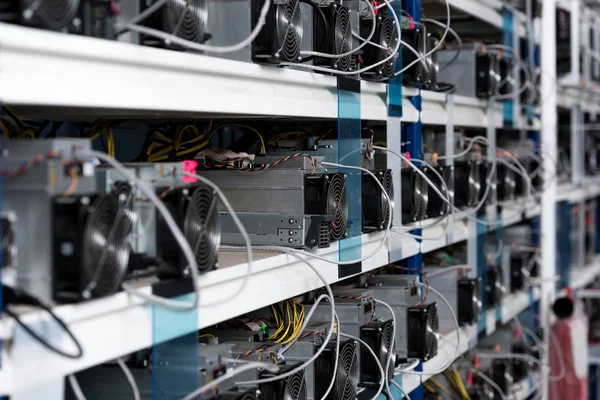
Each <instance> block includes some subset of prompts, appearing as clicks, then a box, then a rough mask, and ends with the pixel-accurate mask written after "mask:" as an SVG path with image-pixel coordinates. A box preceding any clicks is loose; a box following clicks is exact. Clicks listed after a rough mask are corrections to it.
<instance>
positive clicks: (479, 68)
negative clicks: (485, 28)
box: [437, 45, 500, 99]
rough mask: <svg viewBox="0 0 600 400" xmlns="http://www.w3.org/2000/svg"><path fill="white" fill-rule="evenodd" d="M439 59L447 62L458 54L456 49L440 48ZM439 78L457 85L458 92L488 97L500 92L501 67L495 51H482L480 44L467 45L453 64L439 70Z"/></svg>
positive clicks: (443, 62)
mask: <svg viewBox="0 0 600 400" xmlns="http://www.w3.org/2000/svg"><path fill="white" fill-rule="evenodd" d="M437 55H438V56H437V57H438V61H439V63H441V64H447V63H448V62H450V60H452V59H453V58H454V57H455V56H456V51H455V50H440V51H438V52H437ZM438 79H439V80H440V81H442V82H447V83H450V84H453V85H455V86H456V93H457V94H461V95H463V96H468V97H478V98H483V99H487V98H490V97H492V96H496V95H497V94H498V86H499V84H500V67H499V63H498V57H497V55H496V54H494V53H487V52H484V51H481V50H480V48H479V46H477V45H474V46H469V47H467V46H465V47H463V48H462V49H461V52H460V54H459V56H458V58H457V59H456V61H454V62H453V63H452V64H450V65H449V66H448V67H447V68H444V69H443V70H441V71H439V77H438Z"/></svg>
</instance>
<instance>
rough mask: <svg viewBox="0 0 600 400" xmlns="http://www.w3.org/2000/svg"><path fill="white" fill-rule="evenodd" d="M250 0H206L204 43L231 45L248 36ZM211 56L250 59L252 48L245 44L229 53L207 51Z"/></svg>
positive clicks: (247, 60)
mask: <svg viewBox="0 0 600 400" xmlns="http://www.w3.org/2000/svg"><path fill="white" fill-rule="evenodd" d="M250 1H251V0H207V3H208V4H207V8H208V18H207V27H206V30H207V33H208V34H209V35H210V39H208V40H207V41H206V42H205V43H206V44H207V45H210V46H231V45H234V44H236V43H239V42H241V41H243V40H244V39H246V38H247V37H248V36H250V32H251V31H252V26H251V23H252V22H251V20H250V18H251V10H250ZM208 55H210V56H211V57H220V58H227V59H230V60H236V61H245V62H251V61H252V48H251V46H246V47H244V48H243V49H241V50H238V51H234V52H229V53H213V52H210V53H208Z"/></svg>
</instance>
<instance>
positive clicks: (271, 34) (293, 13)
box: [228, 0, 314, 64]
mask: <svg viewBox="0 0 600 400" xmlns="http://www.w3.org/2000/svg"><path fill="white" fill-rule="evenodd" d="M264 1H265V0H250V7H251V9H250V16H251V22H252V25H251V28H252V29H254V27H255V26H256V24H257V23H258V19H259V15H260V13H261V9H262V7H263V5H264ZM313 23H314V22H313ZM228 25H230V24H228ZM302 28H303V26H302V11H301V8H300V0H281V1H277V2H275V3H272V4H271V5H270V6H269V11H268V13H267V18H266V21H265V25H264V26H263V28H262V29H261V30H260V33H259V34H258V36H257V37H256V39H255V40H254V41H253V42H252V60H253V61H256V62H263V63H273V64H279V63H281V62H293V63H294V62H299V61H301V58H300V47H301V44H302V34H303V29H302ZM247 36H248V35H246V37H247Z"/></svg>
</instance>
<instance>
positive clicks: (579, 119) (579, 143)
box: [571, 104, 585, 185]
mask: <svg viewBox="0 0 600 400" xmlns="http://www.w3.org/2000/svg"><path fill="white" fill-rule="evenodd" d="M583 125H584V124H583V110H582V109H581V106H580V105H578V104H576V105H573V106H572V107H571V180H572V182H573V183H574V184H576V185H579V184H581V183H582V182H583V179H584V174H585V171H584V157H583V156H582V155H583V154H585V137H584V135H585V132H584V129H583V128H584V126H583Z"/></svg>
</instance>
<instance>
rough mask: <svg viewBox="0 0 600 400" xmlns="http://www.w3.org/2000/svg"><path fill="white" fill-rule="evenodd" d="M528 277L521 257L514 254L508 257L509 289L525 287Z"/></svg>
mask: <svg viewBox="0 0 600 400" xmlns="http://www.w3.org/2000/svg"><path fill="white" fill-rule="evenodd" d="M527 278H529V271H528V270H527V265H525V264H524V263H523V257H522V256H518V255H516V256H515V257H513V255H512V254H511V257H510V291H511V292H513V293H514V292H518V291H519V290H523V289H525V284H526V281H527Z"/></svg>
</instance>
